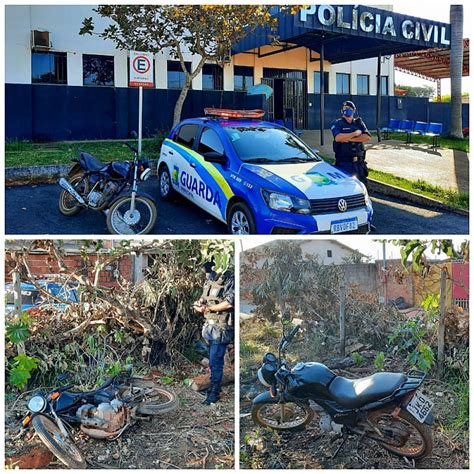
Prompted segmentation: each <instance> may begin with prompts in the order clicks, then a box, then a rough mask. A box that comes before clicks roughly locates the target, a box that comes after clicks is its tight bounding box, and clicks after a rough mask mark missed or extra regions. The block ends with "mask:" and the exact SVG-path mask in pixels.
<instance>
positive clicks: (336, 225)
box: [331, 217, 357, 234]
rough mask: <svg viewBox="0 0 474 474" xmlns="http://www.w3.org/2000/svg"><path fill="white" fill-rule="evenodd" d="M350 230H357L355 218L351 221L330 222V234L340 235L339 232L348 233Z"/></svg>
mask: <svg viewBox="0 0 474 474" xmlns="http://www.w3.org/2000/svg"><path fill="white" fill-rule="evenodd" d="M350 230H357V218H356V217H354V218H353V219H344V220H342V221H333V222H331V234H340V233H341V232H348V231H350Z"/></svg>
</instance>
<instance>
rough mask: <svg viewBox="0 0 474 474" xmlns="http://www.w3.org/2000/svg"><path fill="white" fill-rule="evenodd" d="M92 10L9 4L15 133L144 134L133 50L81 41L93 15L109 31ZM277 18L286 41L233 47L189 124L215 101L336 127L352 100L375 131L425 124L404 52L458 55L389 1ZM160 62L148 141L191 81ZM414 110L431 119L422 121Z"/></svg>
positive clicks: (437, 31) (191, 101)
mask: <svg viewBox="0 0 474 474" xmlns="http://www.w3.org/2000/svg"><path fill="white" fill-rule="evenodd" d="M92 9H93V6H91V5H81V6H78V5H71V6H69V5H36V6H28V5H9V6H7V7H6V16H5V23H6V44H5V48H6V51H5V57H6V69H5V82H6V89H5V91H6V104H5V107H6V117H5V118H6V137H7V138H9V139H26V140H76V139H96V138H104V139H114V138H125V137H128V136H129V134H130V131H131V130H133V129H136V127H137V125H136V124H137V99H136V97H137V90H136V88H130V87H128V53H127V52H126V51H119V50H116V49H115V46H114V44H113V43H112V42H111V41H105V40H103V39H101V38H99V37H97V36H95V35H92V36H80V35H79V30H80V28H81V25H82V21H83V19H84V18H86V17H90V16H92V17H93V18H94V22H95V24H96V27H97V30H100V29H101V28H103V27H105V26H106V25H107V24H108V22H107V21H106V20H104V19H102V18H100V17H98V16H97V15H96V14H95V13H94V12H93V11H92ZM275 14H276V15H279V16H280V18H279V26H278V37H279V39H280V43H279V45H278V46H272V45H271V39H270V37H269V33H270V32H269V30H267V29H258V30H257V31H255V32H253V33H251V34H249V35H248V36H247V37H246V38H245V39H244V40H242V41H241V42H239V43H238V44H236V45H234V47H233V48H232V52H231V56H230V59H229V62H228V63H227V64H226V65H224V66H223V67H221V66H219V65H216V64H206V65H205V66H204V68H203V70H202V73H201V74H199V75H198V76H197V77H196V78H195V79H194V80H193V82H192V90H191V91H190V92H189V94H188V97H187V99H186V102H185V105H184V108H183V114H182V117H183V118H186V117H191V116H201V115H202V114H203V108H204V107H207V106H216V107H229V108H249V107H252V108H256V107H260V108H261V107H263V108H265V110H266V111H267V118H268V119H270V120H279V119H284V118H285V117H288V115H289V114H290V115H291V117H292V120H293V121H294V126H295V128H299V129H318V128H320V127H322V128H329V124H330V121H331V120H332V119H334V118H336V117H337V116H338V115H339V109H340V105H341V102H342V101H343V100H345V99H352V100H353V101H355V102H356V104H357V106H358V108H359V111H360V114H361V115H362V116H363V117H364V120H365V121H366V123H367V125H368V126H369V128H374V127H375V126H376V122H377V120H378V121H379V122H381V123H382V125H384V124H385V123H386V122H387V121H388V117H389V116H390V117H392V116H393V117H396V118H410V119H415V120H425V119H426V111H425V110H424V109H423V110H421V109H420V110H418V109H419V108H420V107H418V106H416V103H415V102H416V101H415V102H410V99H409V98H404V99H403V100H405V101H406V102H405V103H403V101H402V102H400V99H397V98H395V97H394V96H393V91H394V60H393V55H394V54H396V53H398V52H406V51H414V50H418V49H427V48H432V47H436V48H440V47H441V48H449V44H450V41H449V38H450V28H449V25H448V24H444V23H439V22H433V21H430V20H423V19H420V18H413V17H408V16H406V15H401V14H398V13H394V12H392V11H390V7H389V6H387V7H381V6H378V7H377V8H374V7H368V6H363V5H358V6H354V5H344V6H340V5H339V6H338V5H317V6H316V5H311V6H309V7H306V8H303V9H302V10H300V12H299V13H297V14H296V15H289V14H286V13H285V14H283V13H281V12H278V10H276V11H275ZM185 59H186V61H187V62H189V63H190V65H192V66H193V67H194V66H196V64H197V63H198V61H199V58H197V57H193V56H192V55H190V54H187V55H186V57H185ZM321 59H322V60H321ZM154 66H155V74H154V87H153V88H151V89H146V90H145V91H144V117H143V123H144V132H145V133H146V134H148V135H152V134H153V133H155V132H156V131H158V130H165V131H166V130H169V128H170V126H171V124H172V114H173V109H174V105H175V102H176V99H177V97H178V94H179V91H180V89H181V86H182V84H183V81H184V74H183V73H182V71H181V67H180V64H179V63H178V62H177V61H175V60H173V59H172V58H171V57H170V55H169V54H167V53H166V52H163V53H160V54H156V55H155V64H154ZM321 73H322V74H321ZM260 83H264V84H268V85H270V86H271V87H272V88H273V91H274V92H273V95H272V96H271V97H270V98H268V99H267V98H265V97H264V96H249V95H247V94H246V91H247V90H248V89H249V87H251V86H252V85H255V84H260ZM321 88H322V89H323V91H324V94H321ZM425 102H427V100H425ZM415 109H416V110H415ZM415 111H416V114H421V115H422V116H420V117H418V116H412V115H414V114H415ZM410 114H411V115H410ZM408 115H410V116H409V117H408Z"/></svg>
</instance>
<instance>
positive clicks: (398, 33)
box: [295, 5, 450, 48]
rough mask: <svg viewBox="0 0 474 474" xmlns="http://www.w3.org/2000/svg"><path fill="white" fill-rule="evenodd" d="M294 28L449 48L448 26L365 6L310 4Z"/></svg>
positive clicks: (301, 13)
mask: <svg viewBox="0 0 474 474" xmlns="http://www.w3.org/2000/svg"><path fill="white" fill-rule="evenodd" d="M295 26H298V27H303V28H310V29H317V30H323V31H331V32H334V33H336V32H337V33H344V34H348V35H354V36H359V37H364V36H365V37H370V38H379V39H383V40H394V41H398V42H406V43H411V44H423V45H426V47H433V48H443V47H444V48H446V47H449V45H450V26H449V25H447V24H445V23H439V22H435V21H431V20H424V19H420V18H415V17H410V16H408V15H402V14H400V13H394V12H391V11H388V10H382V9H379V8H373V7H367V6H365V5H311V6H309V7H304V8H302V9H301V10H300V12H299V14H298V15H295Z"/></svg>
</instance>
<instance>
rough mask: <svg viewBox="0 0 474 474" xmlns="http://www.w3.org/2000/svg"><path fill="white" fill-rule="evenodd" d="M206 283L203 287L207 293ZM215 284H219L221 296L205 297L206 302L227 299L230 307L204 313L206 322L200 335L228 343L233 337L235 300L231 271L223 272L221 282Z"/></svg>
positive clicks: (211, 302)
mask: <svg viewBox="0 0 474 474" xmlns="http://www.w3.org/2000/svg"><path fill="white" fill-rule="evenodd" d="M207 284H209V282H206V285H205V288H204V292H205V293H208V290H207ZM211 284H212V283H211ZM216 286H220V287H221V288H222V293H221V292H220V291H219V293H220V294H221V296H217V297H216V298H215V299H214V298H213V299H212V301H211V300H210V298H207V301H206V304H208V305H214V304H218V303H219V302H221V301H227V302H228V303H229V304H230V305H232V308H231V309H228V310H226V311H223V312H221V313H206V315H205V319H206V322H205V324H204V327H203V330H202V336H203V337H204V339H206V340H207V341H214V342H220V343H229V342H230V341H231V340H232V339H233V338H234V307H233V306H234V301H235V290H234V275H233V273H231V272H229V271H227V272H225V273H224V275H223V281H222V284H220V285H218V284H216ZM203 296H204V295H203ZM211 321H212V322H211Z"/></svg>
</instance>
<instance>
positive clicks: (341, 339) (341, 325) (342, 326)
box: [339, 277, 346, 357]
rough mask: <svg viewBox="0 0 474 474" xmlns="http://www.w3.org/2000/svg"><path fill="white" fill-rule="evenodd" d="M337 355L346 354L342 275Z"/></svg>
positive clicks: (344, 300)
mask: <svg viewBox="0 0 474 474" xmlns="http://www.w3.org/2000/svg"><path fill="white" fill-rule="evenodd" d="M339 355H340V356H341V357H345V355H346V287H345V282H344V277H342V278H341V281H340V282H339Z"/></svg>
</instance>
